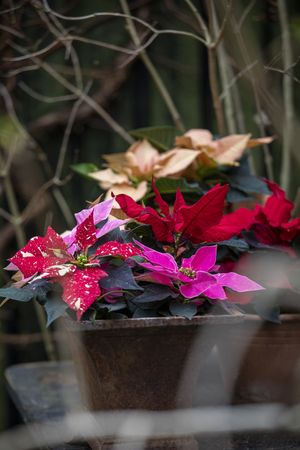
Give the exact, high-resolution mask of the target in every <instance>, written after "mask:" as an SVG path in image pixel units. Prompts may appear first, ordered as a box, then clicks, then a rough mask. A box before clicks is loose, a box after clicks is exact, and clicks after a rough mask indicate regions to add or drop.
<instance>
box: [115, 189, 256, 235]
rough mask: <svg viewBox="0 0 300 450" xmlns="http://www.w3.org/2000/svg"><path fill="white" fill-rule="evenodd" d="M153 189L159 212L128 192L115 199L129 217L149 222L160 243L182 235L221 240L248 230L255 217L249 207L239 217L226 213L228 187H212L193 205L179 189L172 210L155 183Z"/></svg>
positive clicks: (243, 209) (242, 210)
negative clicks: (137, 200)
mask: <svg viewBox="0 0 300 450" xmlns="http://www.w3.org/2000/svg"><path fill="white" fill-rule="evenodd" d="M153 190H154V192H155V202H156V203H157V205H158V206H159V209H160V212H157V211H156V210H155V209H154V208H151V207H149V206H146V207H144V206H142V205H139V204H138V203H136V202H135V201H134V200H133V199H132V198H131V197H129V196H128V195H125V194H120V195H117V196H116V201H117V202H118V203H119V205H120V207H121V209H122V210H123V211H124V212H125V214H127V216H128V217H131V218H133V219H135V220H136V221H137V222H140V223H143V224H147V225H150V226H151V228H152V230H153V233H154V235H155V238H156V239H157V240H158V241H160V242H167V243H170V244H173V243H174V242H175V240H176V239H177V240H178V238H181V237H183V238H186V239H189V240H190V241H191V242H193V243H194V244H198V243H201V242H217V241H222V240H226V239H230V238H231V237H232V236H234V235H237V234H238V233H239V232H240V231H242V230H246V229H248V228H249V225H250V223H252V220H253V214H252V212H251V211H250V210H248V209H246V208H241V213H242V215H241V216H239V217H238V218H237V219H238V220H236V215H235V214H227V215H224V208H225V198H226V194H227V191H228V186H221V185H217V186H215V187H213V188H212V189H210V190H209V191H208V192H207V193H206V194H204V195H203V196H202V197H201V198H200V199H199V200H198V201H197V202H196V203H194V204H193V205H187V204H186V203H185V200H184V198H183V196H182V194H181V192H180V191H179V190H178V191H177V193H176V199H175V203H174V206H173V208H172V210H171V208H170V206H169V204H168V203H167V202H166V201H165V200H164V199H163V198H162V197H161V195H160V193H159V191H158V189H157V188H156V186H155V184H154V183H153Z"/></svg>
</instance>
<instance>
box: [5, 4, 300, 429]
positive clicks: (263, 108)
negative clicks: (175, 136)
mask: <svg viewBox="0 0 300 450" xmlns="http://www.w3.org/2000/svg"><path fill="white" fill-rule="evenodd" d="M128 8H129V10H130V14H131V15H132V16H134V17H135V18H137V20H136V19H135V20H133V21H132V20H131V17H129V16H128ZM95 12H97V13H109V14H94V13H95ZM112 13H113V14H112ZM124 13H125V16H124ZM126 13H127V15H126ZM122 14H123V16H122ZM64 16H65V17H64ZM68 17H69V19H67V18H68ZM70 17H73V19H74V18H76V17H77V18H78V17H79V19H78V20H75V19H74V20H70ZM0 48H1V58H0V67H1V71H0V77H1V79H0V94H1V95H0V179H1V182H0V202H1V203H0V228H1V231H0V255H1V258H0V259H1V264H0V268H1V269H0V277H1V284H5V283H7V282H8V281H9V278H8V275H7V273H6V272H5V271H4V270H3V267H4V266H5V265H6V259H7V258H8V257H9V256H10V255H12V254H13V253H14V252H15V251H16V249H17V248H18V247H20V246H22V245H24V242H25V241H26V240H27V239H28V238H29V237H31V236H32V235H35V234H38V233H43V232H44V230H45V228H46V227H47V226H48V225H50V224H51V225H52V226H53V227H55V229H56V230H57V231H59V232H62V231H64V230H65V229H66V228H69V227H70V226H72V222H73V219H72V213H73V212H75V211H77V210H80V209H82V207H83V206H84V205H85V202H86V201H88V200H89V201H92V200H94V199H95V198H96V197H97V196H98V195H99V194H100V189H99V187H98V186H97V184H96V183H95V182H93V181H91V180H88V179H85V178H82V177H80V176H79V175H77V174H74V173H73V172H72V169H71V166H72V165H73V164H77V163H80V162H90V163H95V164H97V165H98V166H99V165H100V164H101V155H102V154H104V153H110V152H120V151H124V150H126V149H127V148H128V145H129V140H130V136H129V135H128V133H127V132H128V131H129V130H132V129H135V128H139V127H147V126H162V125H175V126H177V127H179V128H181V129H182V130H188V129H191V128H208V129H210V130H211V131H212V132H213V133H214V134H215V135H227V134H232V133H248V132H249V133H252V135H253V136H254V137H257V136H264V135H275V136H276V138H277V139H276V141H275V142H274V143H273V144H272V145H271V146H269V147H268V148H258V149H255V150H252V151H251V155H250V166H251V169H252V170H253V171H255V172H256V173H257V174H258V175H260V176H267V177H269V178H274V179H275V180H276V181H277V182H280V183H281V184H282V185H283V186H284V188H285V189H286V190H287V192H288V195H289V197H290V198H292V199H295V200H296V209H297V210H298V211H299V199H300V197H299V195H298V188H299V184H300V183H299V175H298V174H299V168H300V153H299V150H298V142H299V140H300V132H299V125H298V123H299V121H298V120H297V117H298V114H299V107H298V105H299V100H300V98H299V96H300V92H299V89H298V87H299V82H300V69H299V67H300V64H298V63H299V58H300V57H299V55H300V4H299V2H298V1H297V0H289V1H284V0H263V1H257V0H252V1H250V0H249V1H246V0H233V1H227V0H215V1H213V0H207V1H205V0H193V2H192V1H191V0H164V1H159V0H130V1H128V2H127V1H125V0H120V1H118V0H102V1H97V0H90V1H83V0H70V1H64V0H49V2H47V1H45V0H44V1H42V0H2V2H1V10H0ZM0 314H1V325H0V326H1V334H0V371H1V374H3V373H4V370H5V367H6V366H7V365H10V364H14V363H19V362H24V361H35V360H41V359H46V358H47V357H49V354H50V356H51V351H50V352H49V338H51V339H52V338H53V337H54V340H55V338H57V336H56V335H53V334H52V337H51V336H49V333H48V335H47V334H46V335H45V331H44V330H43V328H41V326H40V325H39V323H41V321H42V319H43V318H42V317H41V316H40V312H38V315H39V320H37V310H36V309H34V308H33V307H32V308H30V307H28V305H20V304H19V303H18V304H14V303H13V302H11V303H9V304H7V305H6V307H5V308H2V309H1V310H0ZM41 329H42V332H41ZM52 332H53V330H51V333H52ZM47 339H48V341H47ZM43 342H44V343H45V342H46V343H47V342H48V352H46V350H45V346H44V345H43ZM50 350H51V343H50ZM0 379H1V380H3V376H1V378H0ZM0 383H1V385H0V429H4V428H6V427H7V426H9V425H10V424H12V423H13V422H14V421H15V420H17V418H16V415H15V412H14V411H13V408H12V406H11V405H10V404H9V401H8V399H7V396H6V393H5V388H4V382H3V381H1V382H0Z"/></svg>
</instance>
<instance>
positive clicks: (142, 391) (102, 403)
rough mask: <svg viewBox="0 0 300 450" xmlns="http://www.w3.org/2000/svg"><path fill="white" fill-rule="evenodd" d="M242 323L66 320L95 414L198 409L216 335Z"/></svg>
mask: <svg viewBox="0 0 300 450" xmlns="http://www.w3.org/2000/svg"><path fill="white" fill-rule="evenodd" d="M241 321H243V318H240V317H235V316H227V315H226V316H225V315H224V316H222V315H219V316H217V315H215V316H213V315H212V316H203V317H194V318H193V319H192V320H187V319H184V318H180V317H166V318H145V319H144V318H143V319H124V320H99V321H95V322H79V323H76V322H71V321H67V322H68V323H67V328H68V331H69V336H70V339H69V341H70V344H71V350H72V353H73V356H74V359H75V363H76V367H77V371H78V377H79V382H80V386H81V391H82V392H83V396H84V400H85V403H86V405H87V406H88V408H89V409H90V410H113V409H117V410H123V409H147V410H169V409H174V408H185V407H191V406H194V403H195V402H194V399H195V391H196V389H197V383H198V378H199V371H200V369H201V366H202V364H203V362H204V361H205V358H206V357H207V356H208V354H209V352H210V351H211V349H212V347H213V345H214V344H215V343H216V336H223V335H227V334H228V333H229V331H230V330H231V329H232V328H234V327H237V326H239V323H240V322H241Z"/></svg>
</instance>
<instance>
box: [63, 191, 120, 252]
mask: <svg viewBox="0 0 300 450" xmlns="http://www.w3.org/2000/svg"><path fill="white" fill-rule="evenodd" d="M113 202H114V200H113V199H111V200H105V201H104V202H101V203H98V204H97V205H95V206H93V207H91V208H88V209H83V210H82V211H80V212H78V213H76V214H75V219H76V222H77V225H76V226H75V227H74V228H73V229H72V230H71V231H68V232H66V233H64V235H63V240H64V242H65V243H66V244H67V245H68V251H69V253H71V254H72V255H73V254H74V253H75V252H76V251H77V250H78V246H77V244H76V242H75V241H76V233H77V229H78V227H79V225H80V224H82V222H84V221H85V220H86V219H87V217H89V216H90V215H91V213H93V221H94V225H98V224H99V223H100V222H102V221H103V220H106V219H107V218H108V216H109V214H110V212H111V210H112V207H113ZM127 222H128V220H120V219H114V220H108V221H107V222H106V223H105V224H104V225H103V226H102V227H101V228H97V229H96V231H95V233H96V238H97V239H99V238H100V237H101V236H104V235H105V234H107V233H109V232H110V231H112V230H115V229H116V228H118V227H120V226H122V225H124V224H125V223H127Z"/></svg>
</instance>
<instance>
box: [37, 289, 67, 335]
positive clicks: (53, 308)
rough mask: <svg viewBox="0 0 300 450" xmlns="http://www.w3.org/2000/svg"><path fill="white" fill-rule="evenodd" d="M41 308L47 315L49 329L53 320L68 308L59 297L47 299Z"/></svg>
mask: <svg viewBox="0 0 300 450" xmlns="http://www.w3.org/2000/svg"><path fill="white" fill-rule="evenodd" d="M43 306H44V308H45V311H46V313H47V327H49V325H51V323H52V322H54V320H56V319H58V318H59V317H61V316H62V315H63V314H64V312H65V311H66V309H67V308H68V305H67V304H66V303H65V302H64V301H63V300H62V298H61V297H59V296H55V297H50V298H47V301H46V303H44V305H43Z"/></svg>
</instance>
